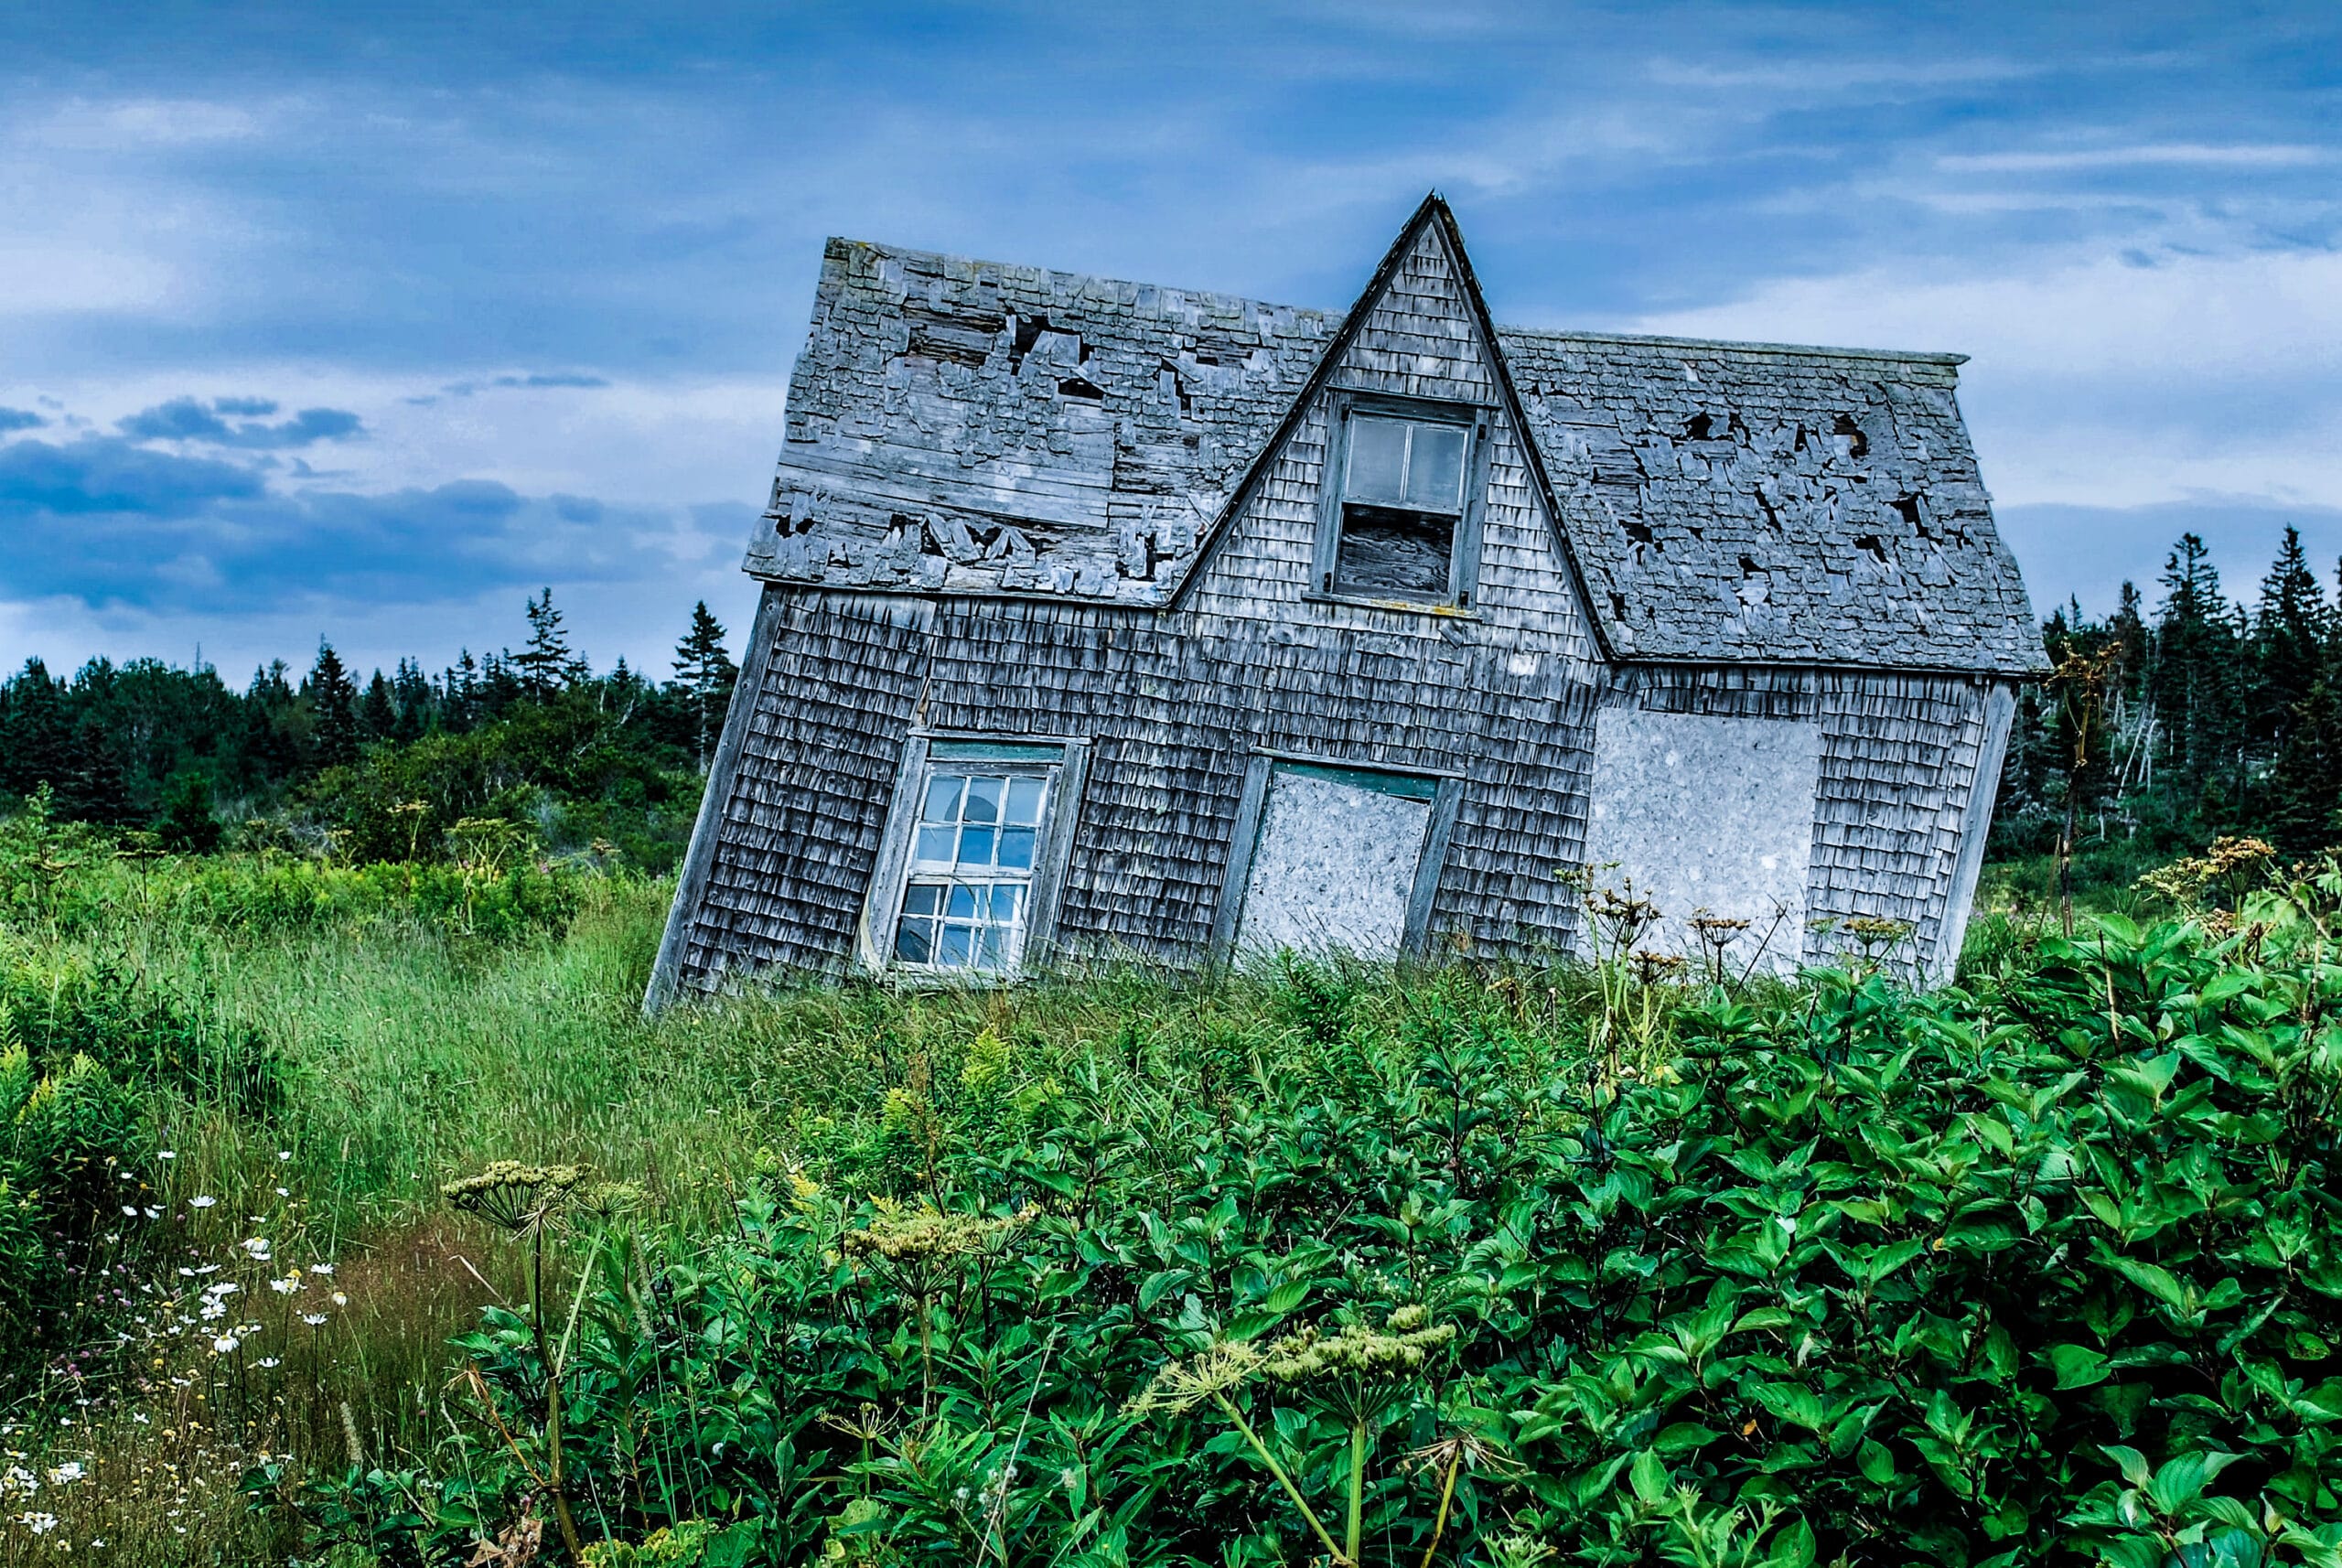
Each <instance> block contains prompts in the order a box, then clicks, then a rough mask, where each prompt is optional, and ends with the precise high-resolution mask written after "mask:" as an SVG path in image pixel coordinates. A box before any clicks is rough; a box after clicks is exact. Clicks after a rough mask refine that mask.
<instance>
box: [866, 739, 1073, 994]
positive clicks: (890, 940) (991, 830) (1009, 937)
mask: <svg viewBox="0 0 2342 1568" xmlns="http://www.w3.org/2000/svg"><path fill="white" fill-rule="evenodd" d="M911 746H912V748H913V749H912V752H911V754H910V755H909V756H908V757H906V759H905V763H904V767H905V773H904V775H903V784H902V786H901V789H902V793H901V795H900V796H899V797H898V798H897V800H896V802H895V810H894V812H893V815H892V816H891V818H890V819H889V822H888V828H887V840H888V843H889V845H890V847H889V848H888V849H887V851H886V856H885V859H886V865H888V866H889V867H891V868H892V869H891V870H889V871H887V872H886V873H885V875H884V876H883V879H882V880H883V885H884V887H885V895H884V896H875V897H874V899H873V902H874V905H875V906H876V917H877V918H876V920H875V921H874V924H876V926H877V929H878V930H879V931H880V932H883V933H884V936H883V937H882V938H881V940H879V942H878V943H876V945H875V948H876V950H873V951H871V952H870V953H869V958H870V961H872V962H874V963H876V964H878V965H880V966H885V967H893V968H897V969H909V970H914V971H925V972H934V973H938V974H961V975H968V976H986V975H990V976H1005V975H1011V974H1014V973H1015V972H1017V970H1018V968H1019V967H1020V965H1021V964H1022V962H1023V961H1024V958H1025V953H1026V945H1027V942H1028V939H1030V938H1031V937H1032V936H1033V935H1034V933H1035V932H1036V931H1037V930H1042V929H1045V928H1046V925H1047V921H1048V919H1049V918H1050V917H1049V916H1048V915H1047V907H1048V906H1050V905H1051V904H1053V902H1054V899H1053V897H1052V896H1051V895H1050V894H1049V893H1048V892H1047V886H1051V885H1054V883H1055V881H1056V875H1055V874H1054V871H1053V869H1052V868H1053V867H1054V868H1056V869H1058V870H1061V869H1062V862H1063V851H1064V847H1065V846H1064V844H1063V843H1062V842H1061V840H1062V835H1061V834H1053V831H1052V830H1053V828H1054V826H1055V825H1056V819H1057V818H1058V816H1059V815H1061V811H1060V808H1059V806H1058V797H1059V794H1060V792H1061V791H1062V790H1064V789H1066V788H1068V784H1067V779H1068V769H1069V768H1072V769H1073V772H1074V775H1075V784H1074V786H1073V788H1075V789H1078V788H1079V777H1078V776H1079V772H1080V768H1079V763H1078V760H1072V761H1069V757H1076V754H1083V746H1082V743H1080V742H1078V741H1075V742H1068V743H1062V744H1054V745H1034V744H1030V743H1026V742H1021V741H1007V740H1004V741H998V742H994V741H981V740H955V739H940V738H938V739H933V740H930V739H929V738H927V737H925V736H914V737H913V740H912V742H911ZM1053 844H1054V845H1055V846H1056V848H1055V850H1054V852H1053V850H1052V847H1051V846H1052V845H1053Z"/></svg>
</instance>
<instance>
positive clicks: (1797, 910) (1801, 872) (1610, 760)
mask: <svg viewBox="0 0 2342 1568" xmlns="http://www.w3.org/2000/svg"><path fill="white" fill-rule="evenodd" d="M1820 768H1821V732H1820V730H1819V728H1818V727H1817V726H1816V725H1814V724H1812V723H1811V722H1810V721H1807V720H1793V719H1749V718H1718V717H1714V716H1711V715H1709V714H1668V713H1652V712H1649V711H1647V710H1645V709H1642V708H1630V707H1619V708H1606V709H1605V710H1603V712H1602V714H1601V715H1600V716H1599V717H1598V718H1597V719H1596V720H1595V730H1594V800H1593V810H1592V813H1591V817H1590V820H1589V821H1588V822H1587V824H1586V833H1585V858H1586V864H1587V865H1588V866H1590V867H1591V868H1593V871H1594V875H1595V884H1596V886H1605V887H1609V888H1613V889H1624V888H1626V887H1628V886H1630V885H1631V887H1632V890H1633V892H1634V894H1635V896H1637V897H1642V898H1648V899H1649V900H1650V902H1651V903H1652V904H1654V905H1656V906H1657V907H1658V909H1659V913H1660V922H1659V924H1658V926H1657V927H1656V928H1655V929H1653V930H1652V931H1651V932H1650V933H1649V936H1648V937H1647V938H1646V939H1645V941H1644V943H1643V945H1644V946H1646V947H1648V948H1651V949H1655V950H1659V951H1662V952H1677V953H1681V954H1683V955H1684V956H1686V957H1693V956H1696V955H1697V952H1698V944H1697V941H1696V940H1695V939H1694V937H1693V935H1692V930H1691V928H1690V925H1689V921H1690V920H1691V919H1692V918H1693V917H1694V916H1696V915H1699V914H1701V913H1706V914H1710V915H1715V916H1720V917H1723V918H1727V919H1741V920H1746V921H1748V922H1749V926H1748V929H1747V931H1746V933H1744V934H1743V935H1742V936H1741V937H1740V938H1739V939H1738V940H1736V942H1735V947H1734V950H1733V951H1732V954H1731V960H1732V961H1733V962H1735V963H1736V964H1739V965H1742V966H1744V967H1745V966H1746V965H1747V964H1749V963H1751V962H1756V963H1759V964H1761V965H1762V966H1763V967H1765V968H1767V969H1773V970H1777V971H1787V970H1792V969H1794V968H1796V966H1797V965H1798V963H1799V961H1801V960H1802V958H1803V955H1804V948H1805V918H1806V908H1805V889H1806V874H1807V871H1808V868H1809V867H1810V864H1811V862H1812V858H1813V814H1814V791H1815V788H1816V783H1817V780H1818V779H1819V777H1820Z"/></svg>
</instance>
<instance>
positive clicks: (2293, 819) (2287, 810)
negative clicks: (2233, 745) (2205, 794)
mask: <svg viewBox="0 0 2342 1568" xmlns="http://www.w3.org/2000/svg"><path fill="white" fill-rule="evenodd" d="M2266 794H2267V799H2268V813H2267V814H2268V829H2269V834H2270V836H2271V837H2272V838H2273V839H2275V840H2276V842H2277V847H2278V848H2280V849H2282V850H2283V851H2285V852H2286V853H2287V854H2315V853H2316V852H2317V851H2319V850H2322V849H2330V848H2333V847H2334V846H2335V845H2337V843H2342V695H2337V682H2336V680H2335V675H2334V671H2332V670H2331V669H2329V670H2328V671H2326V673H2324V674H2322V675H2320V676H2319V677H2318V678H2317V680H2316V681H2315V682H2312V683H2311V685H2310V689H2309V691H2308V692H2307V693H2304V695H2303V697H2302V700H2301V701H2300V702H2299V703H2295V704H2294V722H2293V725H2292V727H2291V729H2290V731H2289V732H2288V734H2287V735H2286V736H2285V744H2284V748H2283V750H2282V751H2280V752H2279V753H2278V754H2277V760H2276V763H2275V766H2273V767H2272V768H2270V770H2269V785H2268V789H2267V791H2266Z"/></svg>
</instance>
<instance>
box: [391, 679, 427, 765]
mask: <svg viewBox="0 0 2342 1568" xmlns="http://www.w3.org/2000/svg"><path fill="white" fill-rule="evenodd" d="M391 693H392V695H393V696H395V697H396V698H397V699H398V704H399V716H398V718H397V720H396V721H395V722H394V723H393V724H392V726H391V738H392V740H395V741H398V742H401V743H402V744H403V743H405V742H408V741H414V740H421V739H422V738H423V732H424V730H425V729H426V728H427V727H429V725H430V714H431V710H432V707H433V706H434V703H433V702H432V692H431V677H429V676H428V675H425V674H424V672H423V666H422V665H420V664H418V663H416V662H415V661H414V660H412V659H402V660H399V672H398V673H397V674H396V675H393V676H392V677H391Z"/></svg>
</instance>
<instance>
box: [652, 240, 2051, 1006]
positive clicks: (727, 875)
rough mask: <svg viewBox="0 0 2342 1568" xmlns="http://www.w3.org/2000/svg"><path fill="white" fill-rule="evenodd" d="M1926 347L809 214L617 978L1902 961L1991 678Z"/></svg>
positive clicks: (698, 983)
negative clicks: (1628, 921)
mask: <svg viewBox="0 0 2342 1568" xmlns="http://www.w3.org/2000/svg"><path fill="white" fill-rule="evenodd" d="M1960 363H1961V356H1959V355H1954V354H1922V353H1887V352H1879V351H1875V350H1869V349H1814V348H1788V347H1782V346H1780V345H1777V344H1765V343H1723V342H1709V341H1695V340H1689V339H1681V338H1639V337H1625V336H1619V335H1617V334H1608V333H1596V332H1551V331H1531V330H1525V329H1521V328H1507V327H1498V326H1496V325H1495V324H1494V323H1493V321H1492V320H1491V319H1490V317H1489V316H1488V309H1487V306H1485V304H1484V303H1483V301H1482V299H1481V295H1480V290H1479V287H1478V285H1477V282H1476V281H1475V279H1474V277H1473V274H1472V269H1471V266H1470V263H1469V262H1468V261H1467V260H1466V256H1465V252H1464V246H1463V242H1462V240H1461V237H1460V236H1459V234H1458V232H1457V230H1456V222H1455V220H1454V218H1453V216H1452V215H1451V214H1450V212H1449V210H1448V209H1447V208H1446V206H1445V204H1444V203H1443V202H1442V201H1441V200H1439V199H1438V198H1437V197H1435V196H1434V197H1433V198H1431V199H1427V200H1425V201H1424V203H1423V206H1422V207H1421V208H1420V209H1418V210H1417V211H1416V213H1415V215H1414V216H1413V218H1412V219H1411V220H1409V221H1408V223H1407V225H1406V227H1405V228H1404V230H1403V231H1402V232H1401V233H1400V235H1399V237H1398V239H1397V241H1396V242H1394V243H1393V244H1392V245H1391V249H1390V252H1389V253H1388V254H1387V255H1385V256H1384V257H1383V258H1382V262H1381V264H1380V266H1378V267H1377V268H1376V269H1375V271H1374V274H1373V276H1372V277H1371V279H1370V281H1369V282H1368V284H1367V286H1366V289H1365V292H1364V293H1363V294H1361V295H1359V300H1358V303H1357V304H1356V305H1354V306H1351V308H1350V309H1349V310H1348V311H1347V312H1342V313H1327V312H1321V311H1316V310H1304V309H1296V308H1294V307H1291V306H1275V305H1263V304H1261V303H1259V302H1257V301H1253V300H1249V299H1238V298H1232V297H1230V296H1228V295H1215V294H1200V293H1195V292H1191V291H1187V290H1182V289H1173V288H1161V287H1156V286H1154V285H1145V284H1130V283H1118V282H1113V281H1111V280H1108V279H1104V278H1095V277H1085V276H1080V275H1076V274H1066V273H1056V272H1047V271H1043V270H1041V269H1038V268H1033V267H1021V266H1005V265H999V264H995V263H988V262H973V261H966V260H962V259H961V258H958V257H953V256H944V255H937V254H932V253H929V252H920V251H909V250H901V249H896V248H893V247H889V246H885V245H876V244H868V243H864V242H851V241H843V240H833V241H832V242H830V244H829V246H828V249H827V251H826V252H825V254H824V256H823V259H822V274H821V282H820V285H819V290H818V293H817V295H816V296H815V304H814V310H813V323H812V331H811V338H810V340H809V341H808V343H807V345H806V348H805V351H804V353H803V355H802V357H800V359H799V360H798V362H797V368H796V373H795V375H794V377H793V379H792V380H791V381H790V392H789V408H788V415H787V431H786V437H785V440H784V444H783V446H782V451H781V457H780V467H779V478H777V479H776V481H775V482H774V485H773V489H772V502H771V506H770V508H769V509H768V510H767V512H766V513H765V515H764V518H763V519H762V521H760V522H759V523H758V525H757V532H756V534H755V537H754V539H753V540H752V542H750V544H749V548H748V554H747V571H748V572H749V573H750V574H751V575H754V576H755V577H756V578H757V579H758V580H759V582H760V583H761V584H762V598H761V602H760V604H759V606H758V608H757V616H756V621H755V627H754V630H753V631H752V633H751V634H750V639H749V642H748V645H747V652H746V656H745V658H744V660H743V661H742V672H741V682H740V686H739V689H738V694H737V696H736V698H735V700H734V702H733V704H732V709H731V714H730V718H729V720H728V722H727V724H726V725H725V734H724V737H723V742H722V745H721V747H720V748H719V751H718V753H717V757H716V760H715V765H714V773H713V776H712V777H711V779H710V780H709V785H708V791H707V798H706V801H705V804H704V807H703V808H702V811H701V813H700V818H699V823H698V827H697V830H696V832H694V834H693V840H692V847H691V852H690V854H689V857H688V859H687V861H686V863H685V865H684V870H683V875H682V882H681V886H679V887H678V888H677V890H676V896H675V904H674V908H673V911H672V913H671V916H670V918H669V921H668V925H667V930H666V937H665V940H664V941H663V943H662V944H661V949H660V952H659V957H658V961H657V966H656V968H655V971H654V972H653V975H652V978H651V983H650V1003H651V1004H652V1005H653V1006H657V1005H660V1004H663V1003H664V1002H666V1001H667V1000H669V999H671V998H672V997H674V996H675V995H677V994H679V993H704V992H709V991H713V990H715V989H718V988H719V987H721V986H722V985H724V984H725V983H726V982H727V981H728V980H732V979H735V978H736V977H740V976H743V975H745V974H747V973H749V972H755V971H760V970H789V971H797V972H826V973H833V972H845V971H849V970H861V971H865V972H894V973H913V974H919V975H951V974H977V975H1007V974H1014V973H1016V972H1020V971H1029V970H1030V969H1032V968H1033V967H1035V966H1036V965H1037V964H1039V963H1041V962H1043V961H1046V960H1047V958H1048V957H1050V956H1051V955H1058V954H1074V955H1079V954H1084V953H1092V952H1130V953H1137V954H1143V955H1146V956H1148V957H1150V958H1153V959H1155V960H1159V961H1169V962H1172V963H1193V962H1197V961H1203V960H1206V959H1208V958H1210V957H1212V956H1214V955H1217V954H1221V953H1226V952H1229V951H1231V950H1248V949H1260V948H1270V947H1278V946H1302V947H1307V946H1315V945H1319V944H1338V945H1342V946H1346V947H1348V948H1350V949H1353V950H1361V951H1370V952H1372V951H1393V950H1424V949H1429V950H1436V951H1440V952H1531V953H1533V952H1537V951H1552V950H1564V951H1566V950H1576V949H1577V948H1578V947H1579V944H1580V943H1581V941H1582V940H1584V933H1583V931H1582V929H1581V927H1582V923H1583V920H1584V918H1585V915H1584V909H1583V907H1582V904H1581V902H1580V895H1579V891H1578V888H1577V886H1575V885H1574V883H1573V882H1572V881H1571V880H1570V878H1569V876H1568V875H1564V874H1568V873H1573V872H1575V871H1578V870H1580V869H1582V868H1585V867H1588V866H1591V867H1595V868H1597V870H1596V875H1598V876H1599V877H1600V878H1601V879H1602V880H1603V881H1605V882H1607V883H1610V884H1613V885H1624V884H1626V883H1628V882H1631V884H1632V886H1633V888H1634V890H1635V892H1636V893H1637V894H1638V896H1645V897H1649V899H1650V901H1652V902H1653V903H1654V904H1656V905H1657V906H1658V907H1659V908H1660V911H1661V912H1662V913H1663V915H1664V916H1665V917H1666V918H1665V919H1664V920H1663V921H1662V922H1661V924H1660V926H1659V927H1658V928H1656V929H1654V930H1653V931H1651V932H1650V933H1649V936H1648V937H1647V938H1646V939H1645V940H1646V942H1647V944H1649V945H1655V946H1659V947H1662V948H1665V947H1675V948H1677V949H1679V950H1680V949H1682V948H1685V947H1687V946H1688V944H1689V942H1690V939H1691V933H1690V932H1689V931H1688V930H1687V929H1686V922H1687V920H1688V919H1690V918H1692V917H1693V916H1695V915H1696V914H1697V913H1698V912H1700V911H1707V912H1709V913H1711V914H1713V915H1714V916H1717V917H1723V918H1740V919H1746V920H1747V921H1749V922H1750V924H1749V927H1748V929H1746V931H1745V932H1743V933H1742V934H1741V935H1740V936H1739V937H1738V938H1737V939H1736V944H1737V945H1736V948H1735V955H1734V961H1735V962H1755V963H1763V964H1767V965H1769V966H1773V967H1777V968H1786V967H1789V966H1793V965H1795V964H1799V963H1805V962H1814V961H1825V960H1827V959H1828V958H1829V957H1830V956H1831V954H1832V952H1833V951H1835V950H1839V949H1840V947H1841V946H1842V944H1844V943H1846V942H1848V941H1850V940H1853V934H1852V933H1849V932H1848V931H1847V929H1845V926H1846V922H1847V921H1849V920H1850V919H1853V918H1857V917H1869V918H1874V919H1885V920H1893V921H1897V922H1903V923H1906V924H1907V926H1908V927H1909V928H1910V935H1909V938H1908V940H1907V942H1906V943H1905V945H1904V946H1903V948H1902V949H1901V950H1900V951H1901V956H1902V960H1903V961H1905V962H1906V963H1907V964H1909V965H1910V966H1911V967H1912V969H1913V971H1914V972H1915V973H1916V974H1917V975H1918V976H1919V977H1921V978H1927V977H1937V976H1942V975H1944V974H1946V973H1948V972H1949V971H1950V965H1951V963H1952V961H1953V959H1954V957H1955V956H1956V954H1957V952H1958V950H1959V947H1960V939H1961V930H1962V928H1963V927H1964V925H1965V923H1966V920H1967V916H1968V911H1969V906H1970V901H1971V896H1972V894H1973V891H1974V888H1975V885H1976V875H1977V869H1978V865H1979V862H1980V860H1981V858H1982V852H1983V843H1984V835H1985V829H1986V826H1987V824H1988V822H1989V819H1990V817H1991V813H1992V807H1993V791H1994V787H1995V784H1996V781H1997V779H1998V776H1999V771H2000V766H2001V757H2002V752H2003V748H2004V743H2005V740H2006V737H2007V735H2008V729H2009V722H2010V717H2011V714H2012V712H2013V709H2014V687H2015V684H2016V683H2017V682H2021V681H2024V680H2025V679H2027V678H2030V677H2034V676H2036V675H2038V674H2039V673H2040V672H2041V671H2042V668H2043V662H2044V660H2043V654H2042V649H2041V641H2040V638H2039V636H2038V633H2037V630H2036V625H2035V622H2034V618H2033V612H2032V609H2031V607H2030V606H2029V605H2028V603H2027V602H2026V598H2025V586H2024V584H2023V583H2022V581H2021V580H2020V579H2019V577H2018V575H2017V568H2016V564H2015V563H2014V560H2012V559H2011V557H2010V555H2009V553H2008V551H2007V550H2006V549H2005V548H2004V546H2003V544H2002V542H2001V540H2000V537H1999V535H1998V534H1997V533H1996V532H1994V529H1993V515H1992V510H1991V506H1990V502H1989V499H1988V498H1987V496H1986V494H1985V491H1984V488H1983V485H1982V481H1981V479H1980V478H1979V476H1978V472H1977V466H1976V456H1975V454H1974V452H1973V451H1972V449H1971V446H1970V445H1969V440H1968V433H1967V430H1966V428H1965V426H1964V425H1963V424H1962V423H1961V415H1960V409H1959V405H1958V403H1957V402H1956V401H1955V399H1954V396H1953V388H1954V385H1955V381H1956V379H1957V378H1956V367H1957V366H1958V365H1959V364H1960Z"/></svg>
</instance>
